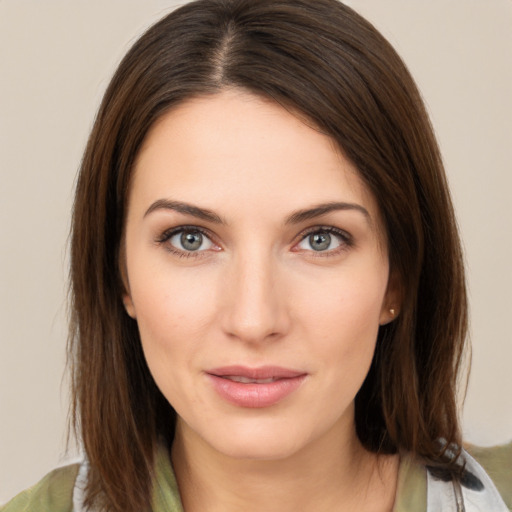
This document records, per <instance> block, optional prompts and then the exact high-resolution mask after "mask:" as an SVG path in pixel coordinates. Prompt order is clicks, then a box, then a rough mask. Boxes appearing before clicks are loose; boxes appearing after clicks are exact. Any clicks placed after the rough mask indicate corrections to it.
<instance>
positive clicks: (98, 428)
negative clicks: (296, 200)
mask: <svg viewBox="0 0 512 512" xmlns="http://www.w3.org/2000/svg"><path fill="white" fill-rule="evenodd" d="M226 87H240V88H243V89H245V90H249V91H251V92H253V93H255V94H258V95H262V96H264V97H267V98H271V99H273V100H274V101H277V102H279V103H281V104H282V105H284V106H286V107H287V108H290V109H291V110H293V111H296V112H299V113H300V115H301V116H304V117H305V118H306V119H309V120H310V122H312V123H313V124H314V125H315V126H316V127H318V128H319V129H320V130H322V131H323V132H325V133H327V134H328V135H330V136H331V137H332V138H333V139H334V140H335V141H336V142H337V143H338V145H339V147H340V148H341V150H342V151H343V153H344V155H345V156H346V157H348V158H349V159H350V160H352V162H353V163H354V164H355V165H356V167H357V168H358V170H359V172H360V175H361V177H362V178H363V180H364V181H365V182H366V184H367V186H368V187H369V189H370V190H371V191H372V192H373V194H374V195H375V197H376V199H377V201H378V204H379V207H380V210H381V213H382V217H383V219H384V223H385V226H386V230H387V239H388V245H389V259H390V266H391V271H392V273H393V275H395V276H396V278H397V279H398V281H399V283H400V285H401V290H402V302H401V307H400V315H399V317H398V318H397V319H396V320H395V321H394V322H392V323H391V324H388V325H386V326H383V327H382V328H381V329H380V332H379V338H378V341H377V348H376V352H375V356H374V360H373V363H372V367H371V369H370V372H369V374H368V376H367V378H366V380H365V382H364V384H363V386H362V388H361V390H360V392H359V393H358V395H357V397H356V428H357V432H358V435H359V438H360V440H361V442H362V443H363V444H364V446H366V447H367V448H368V449H369V450H372V451H375V452H382V453H393V452H396V451H398V450H407V451H410V452H413V453H416V454H419V455H420V456H423V457H424V458H425V459H427V460H428V461H430V462H431V463H438V464H447V463H446V462H445V461H444V459H443V457H442V453H440V450H439V445H438V444H437V440H438V439H439V438H444V439H445V440H446V441H447V442H448V443H456V444H458V445H460V430H459V424H458V418H457V407H456V396H455V393H456V385H457V376H458V372H459V367H460V364H461V357H462V354H463V349H464V344H465V335H466V323H467V317H466V293H465V284H464V275H463V264H462V256H461V249H460V244H459V239H458V234H457V229H456V223H455V218H454V214H453V208H452V204H451V200H450V196H449V192H448V187H447V183H446V178H445V175H444V171H443V166H442V162H441V158H440V154H439V150H438V147H437V144H436V141H435V138H434V135H433V132H432V128H431V126H430V123H429V120H428V116H427V114H426V112H425V108H424V106H423V103H422V101H421V98H420V94H419V93H418V90H417V88H416V86H415V84H414V82H413V80H412V78H411V76H410V75H409V73H408V71H407V69H406V67H405V65H404V64H403V62H402V61H401V59H400V58H399V57H398V55H397V54H396V52H395V51H394V50H393V48H392V47H391V46H390V45H389V43H388V42H387V41H386V40H385V39H384V38H383V37H382V36H381V35H380V34H379V33H378V32H377V30H376V29H375V28H373V26H372V25H371V24H370V23H368V22H367V21H365V20H364V19H362V18H361V17H360V16H359V15H357V14H356V13H355V12H354V11H352V10H351V9H350V8H348V7H346V6H345V5H343V4H342V3H340V2H338V1H337V0H198V1H195V2H191V3H189V4H187V5H185V6H183V7H181V8H179V9H177V10H176V11H174V12H172V13H171V14H169V15H168V16H166V17H165V18H164V19H162V20H161V21H160V22H158V23H157V24H155V25H154V26H153V27H151V28H150V29H149V30H148V31H147V32H146V33H145V34H144V35H143V36H142V37H141V38H140V39H139V41H138V42H136V44H135V45H134V46H133V48H132V49H131V50H130V51H129V52H128V54H127V55H126V57H125V58H124V59H123V61H122V62H121V64H120V66H119V68H118V70H117V72H116V73H115V75H114V77H113V79H112V82H111V83H110V86H109V87H108V89H107V91H106V93H105V96H104V99H103V102H102V104H101V107H100V109H99V112H98V115H97V118H96V121H95V124H94V127H93V130H92V133H91V136H90V139H89V142H88V145H87V148H86V151H85V155H84V158H83V162H82V166H81V171H80V175H79V179H78V184H77V189H76V198H75V205H74V213H73V226H72V241H71V297H72V324H71V335H70V345H69V357H70V362H71V370H72V376H73V390H72V391H73V399H74V402H73V404H74V405H73V411H72V412H73V418H74V426H75V429H76V430H78V433H79V435H80V436H81V439H82V441H83V445H84V448H85V452H86V454H87V457H88V459H89V463H90V474H89V483H88V487H87V503H88V504H92V503H95V505H96V506H97V507H98V508H99V509H101V510H113V511H114V510H115V511H121V510H123V511H135V510H137V511H140V510H148V508H149V503H150V493H151V479H152V468H153V455H154V450H155V447H156V445H157V444H158V443H161V442H164V443H166V444H167V446H170V444H171V442H172V439H173V435H174V432H173V422H174V416H175V413H174V411H173V409H172V407H171V406H170V405H169V404H168V402H167V401H166V400H165V398H164V397H163V395H162V394H161V393H160V391H159V390H158V388H157V387H156V385H155V382H154V381H153V378H152V376H151V374H150V372H149V370H148V367H147V365H146V362H145V359H144V356H143V353H142V349H141V344H140V340H139V334H138V330H137V324H136V322H135V321H134V320H132V319H131V318H130V317H129V316H128V315H127V314H126V312H125V310H124V308H123V304H122V300H121V296H122V291H123V288H122V280H121V275H120V269H119V252H120V243H121V240H122V236H123V224H124V219H125V214H126V202H127V193H128V189H129V183H130V175H131V171H132V166H133V163H134V159H135V157H136V155H137V152H138V150H139V148H140V147H141V144H142V142H143V140H144V137H145V135H146V134H147V132H148V129H149V128H150V127H151V126H152V125H153V124H154V123H155V121H156V120H157V119H158V118H159V117H160V116H162V115H163V114H164V113H165V112H166V111H167V110H169V109H170V108H171V107H172V106H173V105H176V104H178V103H180V102H182V101H184V100H185V99H188V98H190V97H192V96H197V95H206V94H212V93H215V92H218V91H219V90H221V89H223V88H226Z"/></svg>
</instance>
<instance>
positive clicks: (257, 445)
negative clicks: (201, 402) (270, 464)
mask: <svg viewBox="0 0 512 512" xmlns="http://www.w3.org/2000/svg"><path fill="white" fill-rule="evenodd" d="M242 423H243V422H242ZM271 423H273V422H271ZM203 440H204V441H206V442H207V443H208V444H209V445H210V446H211V447H212V448H213V449H214V450H216V451H217V452H219V453H222V454H223V455H225V456H227V457H230V458H233V459H239V460H242V459H246V460H255V461H256V460H282V459H286V458H288V457H291V456H293V455H294V454H296V453H297V452H299V451H300V450H301V449H302V448H304V447H305V446H306V445H307V444H308V436H307V435H305V433H304V432H298V431H296V430H295V429H294V428H293V427H292V428H290V426H288V425H275V424H273V425H269V424H268V423H267V422H265V424H263V425H247V424H246V425H238V426H235V425H233V424H231V425H230V426H229V427H228V428H226V427H225V426H224V425H222V426H220V428H219V429H218V430H209V431H208V433H207V434H206V435H205V436H204V437H203Z"/></svg>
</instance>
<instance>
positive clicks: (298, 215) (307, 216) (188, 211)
mask: <svg viewBox="0 0 512 512" xmlns="http://www.w3.org/2000/svg"><path fill="white" fill-rule="evenodd" d="M157 210H172V211H175V212H178V213H182V214H184V215H191V216H192V217H196V218H198V219H201V220H205V221H207V222H213V223H214V224H224V225H226V224H227V222H226V221H225V220H223V219H222V217H220V216H219V215H217V214H216V213H214V212H213V211H212V210H208V209H206V208H200V207H199V206H194V205H192V204H189V203H184V202H182V201H172V200H169V199H158V200H157V201H155V202H154V203H152V204H151V206H150V207H149V208H148V209H147V210H146V213H144V217H147V216H148V215H149V214H150V213H152V212H154V211H157ZM340 210H341V211H343V210H355V211H357V212H360V213H362V214H363V215H364V217H365V218H366V220H367V221H368V223H369V224H371V217H370V214H369V213H368V210H367V209H366V208H364V207H363V206H361V205H359V204H357V203H345V202H329V203H322V204H318V205H316V206H314V207H312V208H306V209H304V210H297V211H295V212H293V213H292V214H291V215H289V216H288V217H287V219H286V221H285V224H300V223H301V222H305V221H307V220H311V219H316V218H317V217H321V216H322V215H326V214H328V213H330V212H334V211H340Z"/></svg>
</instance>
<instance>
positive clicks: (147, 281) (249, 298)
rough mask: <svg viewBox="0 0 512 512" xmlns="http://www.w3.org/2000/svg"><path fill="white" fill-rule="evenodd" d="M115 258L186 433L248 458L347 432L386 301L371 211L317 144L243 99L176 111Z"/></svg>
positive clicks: (155, 371) (156, 145) (331, 153)
mask: <svg viewBox="0 0 512 512" xmlns="http://www.w3.org/2000/svg"><path fill="white" fill-rule="evenodd" d="M124 258H125V261H124V262H123V266H124V270H125V276H126V278H125V281H126V282H125V285H126V294H125V296H124V303H125V306H126V310H127V312H128V314H129V315H130V316H132V317H133V318H135V319H136V320H137V323H138V327H139V331H140V336H141V340H142V345H143V350H144V354H145V357H146V359H147V363H148V366H149V368H150V371H151V373H152V375H153V377H154V379H155V381H156V383H157V385H158V386H159V388H160V390H161V391H162V393H163V394H164V396H165V397H166V398H167V400H168V401H169V402H170V404H171V405H172V406H173V407H174V408H175V410H176V412H177V414H178V425H179V430H180V432H182V433H183V435H185V436H189V437H190V439H197V440H200V442H202V443H206V445H207V446H209V447H211V448H213V449H214V450H216V451H218V452H221V453H223V454H225V455H228V456H231V457H237V458H254V459H276V458H281V457H288V456H290V455H292V454H293V453H296V452H297V451H300V450H302V449H305V448H307V447H308V446H309V445H311V444H312V443H315V442H318V441H319V440H321V439H322V438H325V437H326V436H333V435H334V436H335V437H337V438H339V439H341V438H343V437H344V436H345V437H347V436H350V435H353V432H354V407H353V403H354V397H355V395H356V393H357V391H358V390H359V388H360V386H361V384H362V382H363V380H364V378H365V376H366V373H367V371H368V368H369V365H370V363H371V360H372V356H373V352H374V347H375V342H376V337H377V331H378V329H379V325H380V324H384V323H386V322H388V321H390V320H391V318H390V312H389V309H390V308H392V307H393V306H394V304H393V303H392V302H393V291H392V290H389V289H388V276H389V270H388V259H387V249H386V240H385V239H384V236H383V229H382V222H381V219H380V216H379V211H378V209H377V206H376V202H375V199H374V198H373V197H372V195H371V194H370V193H369V191H368V190H367V188H366V187H365V185H364V184H363V183H362V181H361V180H360V178H359V177H358V174H357V172H356V170H355V168H354V167H353V166H352V164H351V163H350V162H349V161H347V160H346V159H345V158H344V157H343V156H342V155H341V154H340V152H339V151H338V150H336V148H335V145H334V144H333V142H332V140H331V139H330V138H329V137H327V136H325V135H322V134H320V133H319V132H318V131H316V130H314V129H313V128H311V127H309V126H307V125H306V124H305V123H304V122H303V121H301V120H300V119H299V118H298V117H296V116H294V115H292V114H291V113H289V112H288V111H287V110H285V109H284V108H282V107H281V106H279V105H277V104H276V103H273V102H270V101H266V100H263V99H260V98H258V97H256V96H253V95H251V94H249V93H246V92H243V91H226V92H221V93H219V94H216V95H212V96H208V97H201V98H196V99H193V100H190V101H188V102H186V103H183V104H181V105H180V106H179V107H177V108H175V109H174V110H172V111H171V112H169V113H167V114H166V115H165V116H164V117H163V118H162V119H160V120H159V121H158V122H157V124H156V125H155V126H154V127H153V128H152V130H151V131H150V132H149V134H148V136H147V138H146V141H145V143H144V145H143V148H142V149H141V151H140V154H139V156H138V159H137V161H136V165H135V169H134V176H133V180H132V184H131V190H130V195H129V208H128V214H127V220H126V228H125V255H124Z"/></svg>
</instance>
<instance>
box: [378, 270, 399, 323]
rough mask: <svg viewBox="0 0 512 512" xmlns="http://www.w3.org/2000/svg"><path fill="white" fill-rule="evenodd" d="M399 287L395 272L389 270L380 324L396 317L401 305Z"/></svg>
mask: <svg viewBox="0 0 512 512" xmlns="http://www.w3.org/2000/svg"><path fill="white" fill-rule="evenodd" d="M401 288H402V287H401V284H400V279H399V278H398V274H397V272H391V273H390V275H389V279H388V287H387V289H386V294H385V296H384V300H383V301H382V309H381V312H380V318H379V324H380V325H386V324H389V323H390V322H392V321H393V320H395V319H396V318H397V317H398V315H399V313H400V308H401V305H402V289H401Z"/></svg>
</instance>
